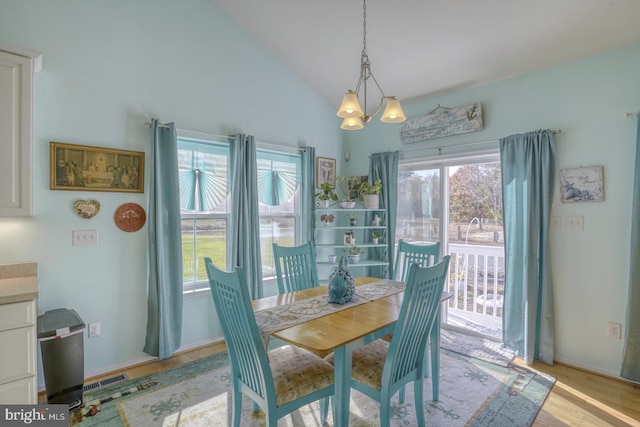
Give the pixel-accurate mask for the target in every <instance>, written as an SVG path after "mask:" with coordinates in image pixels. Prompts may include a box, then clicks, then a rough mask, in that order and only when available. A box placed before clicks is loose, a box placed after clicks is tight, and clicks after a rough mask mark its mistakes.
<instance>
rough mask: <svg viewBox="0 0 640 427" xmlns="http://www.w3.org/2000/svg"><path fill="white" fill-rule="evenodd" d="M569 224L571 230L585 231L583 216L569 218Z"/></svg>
mask: <svg viewBox="0 0 640 427" xmlns="http://www.w3.org/2000/svg"><path fill="white" fill-rule="evenodd" d="M567 224H568V226H569V230H573V231H584V217H583V216H568V217H567Z"/></svg>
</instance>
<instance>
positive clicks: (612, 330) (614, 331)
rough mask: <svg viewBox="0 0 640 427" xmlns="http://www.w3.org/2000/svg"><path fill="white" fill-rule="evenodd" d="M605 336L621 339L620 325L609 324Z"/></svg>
mask: <svg viewBox="0 0 640 427" xmlns="http://www.w3.org/2000/svg"><path fill="white" fill-rule="evenodd" d="M607 335H608V336H610V337H614V338H618V339H621V338H622V325H621V324H620V323H614V322H609V329H608V330H607Z"/></svg>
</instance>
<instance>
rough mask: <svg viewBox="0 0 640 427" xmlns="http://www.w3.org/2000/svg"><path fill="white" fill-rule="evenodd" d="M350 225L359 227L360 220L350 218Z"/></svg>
mask: <svg viewBox="0 0 640 427" xmlns="http://www.w3.org/2000/svg"><path fill="white" fill-rule="evenodd" d="M349 225H350V226H352V227H355V226H356V225H358V218H349Z"/></svg>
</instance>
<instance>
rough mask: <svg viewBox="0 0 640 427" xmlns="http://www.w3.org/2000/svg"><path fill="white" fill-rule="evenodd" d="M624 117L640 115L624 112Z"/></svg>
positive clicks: (638, 115) (639, 115) (639, 114)
mask: <svg viewBox="0 0 640 427" xmlns="http://www.w3.org/2000/svg"><path fill="white" fill-rule="evenodd" d="M624 115H625V117H640V112H639V113H624Z"/></svg>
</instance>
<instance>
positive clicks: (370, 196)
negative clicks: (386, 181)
mask: <svg viewBox="0 0 640 427" xmlns="http://www.w3.org/2000/svg"><path fill="white" fill-rule="evenodd" d="M381 191H382V180H380V179H376V180H375V181H374V182H373V183H372V184H369V182H368V181H363V182H362V183H361V184H360V187H358V194H359V195H360V197H362V201H363V203H364V207H365V208H366V209H378V207H379V206H380V192H381Z"/></svg>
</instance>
